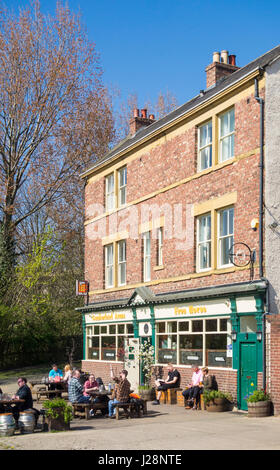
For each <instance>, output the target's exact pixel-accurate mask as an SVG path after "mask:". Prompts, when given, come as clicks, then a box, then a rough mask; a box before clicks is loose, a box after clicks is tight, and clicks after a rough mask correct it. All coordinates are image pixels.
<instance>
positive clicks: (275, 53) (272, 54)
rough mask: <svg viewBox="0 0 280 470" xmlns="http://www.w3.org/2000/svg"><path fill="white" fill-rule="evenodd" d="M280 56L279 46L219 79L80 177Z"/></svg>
mask: <svg viewBox="0 0 280 470" xmlns="http://www.w3.org/2000/svg"><path fill="white" fill-rule="evenodd" d="M279 56H280V45H278V46H276V47H275V48H273V49H271V50H270V51H268V52H266V53H265V54H263V55H262V56H260V57H258V58H257V59H255V60H253V61H252V62H250V63H249V64H247V65H245V66H244V67H242V68H240V69H238V70H236V71H235V72H233V73H232V74H230V75H229V76H227V77H223V78H221V79H220V80H219V81H218V82H217V83H216V85H215V86H212V87H209V88H207V89H206V90H204V93H203V94H199V95H197V96H195V97H194V98H192V99H191V100H190V101H188V102H186V103H185V104H183V105H181V106H179V107H178V108H176V109H175V110H174V111H172V112H171V113H169V114H167V115H166V116H164V117H163V118H162V119H159V120H158V121H155V122H154V123H153V124H150V125H149V126H148V127H145V128H142V129H139V131H138V132H136V134H135V135H133V136H127V137H126V138H125V139H124V140H123V141H121V142H120V143H118V145H116V146H115V147H114V148H113V149H112V150H110V151H109V152H108V153H107V154H106V155H105V156H104V157H103V158H101V159H100V160H98V161H97V162H95V163H94V164H92V165H91V166H90V167H89V168H88V169H87V170H85V171H84V172H83V173H82V174H81V177H85V176H86V175H87V174H88V173H89V172H90V171H92V170H94V169H96V168H98V167H99V166H100V165H102V164H104V163H106V162H109V161H110V160H111V159H112V158H113V157H115V156H117V155H118V154H119V153H121V152H123V151H124V150H129V148H130V147H131V146H133V144H135V143H136V142H138V141H141V140H142V139H144V138H145V137H147V136H149V134H152V133H154V132H155V131H158V130H160V129H161V128H162V127H164V126H165V125H167V124H169V123H171V122H172V121H174V120H176V119H177V118H179V117H180V116H183V115H184V114H186V113H187V112H188V111H190V110H191V109H193V108H195V107H197V106H199V105H201V104H203V103H204V102H206V101H207V100H209V99H210V98H212V97H213V96H215V95H216V94H218V93H220V92H222V91H223V90H225V89H226V88H228V87H229V86H231V85H233V84H234V83H235V82H238V81H239V80H241V79H242V78H244V77H246V76H247V75H249V74H250V73H252V72H254V71H255V70H258V69H263V68H265V67H266V66H267V65H269V64H270V63H271V62H272V61H274V60H275V59H276V58H277V57H279Z"/></svg>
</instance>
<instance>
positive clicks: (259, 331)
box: [256, 330, 262, 341]
mask: <svg viewBox="0 0 280 470" xmlns="http://www.w3.org/2000/svg"><path fill="white" fill-rule="evenodd" d="M256 335H257V340H258V341H261V340H262V331H261V330H258V331H257V333H256Z"/></svg>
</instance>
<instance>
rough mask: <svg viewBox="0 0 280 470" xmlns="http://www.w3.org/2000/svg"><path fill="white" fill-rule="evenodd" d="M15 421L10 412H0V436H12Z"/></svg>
mask: <svg viewBox="0 0 280 470" xmlns="http://www.w3.org/2000/svg"><path fill="white" fill-rule="evenodd" d="M15 428H16V422H15V420H14V417H13V414H12V413H2V414H0V436H1V437H5V436H12V435H13V434H14V432H15Z"/></svg>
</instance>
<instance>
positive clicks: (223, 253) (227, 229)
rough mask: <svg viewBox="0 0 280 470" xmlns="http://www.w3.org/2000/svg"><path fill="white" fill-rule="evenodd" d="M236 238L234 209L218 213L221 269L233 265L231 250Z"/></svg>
mask: <svg viewBox="0 0 280 470" xmlns="http://www.w3.org/2000/svg"><path fill="white" fill-rule="evenodd" d="M233 237H234V208H233V207H230V208H227V209H223V210H221V211H219V212H218V256H219V263H218V264H219V267H222V266H228V265H231V260H230V256H229V253H230V249H231V247H232V244H233Z"/></svg>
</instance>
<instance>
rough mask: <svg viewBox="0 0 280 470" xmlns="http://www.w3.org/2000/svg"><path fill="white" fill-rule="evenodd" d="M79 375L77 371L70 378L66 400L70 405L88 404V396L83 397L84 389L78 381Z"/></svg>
mask: <svg viewBox="0 0 280 470" xmlns="http://www.w3.org/2000/svg"><path fill="white" fill-rule="evenodd" d="M80 377H81V373H80V371H79V370H78V369H76V370H74V372H73V375H72V378H71V379H70V381H69V384H68V399H69V401H70V402H71V403H90V401H91V397H90V395H87V396H85V395H84V388H83V386H82V384H81V382H80V381H79V379H80Z"/></svg>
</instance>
